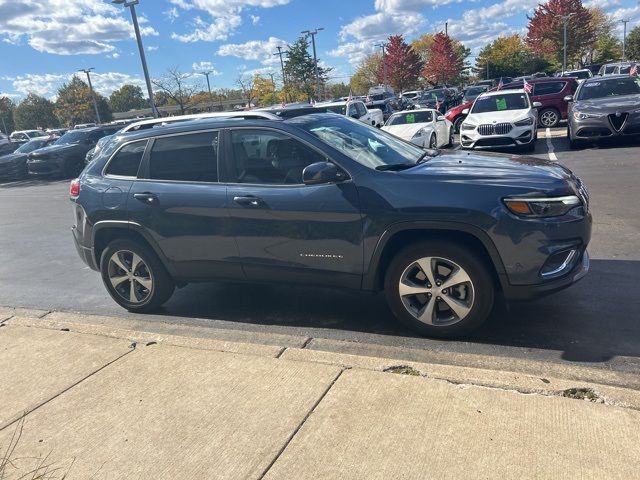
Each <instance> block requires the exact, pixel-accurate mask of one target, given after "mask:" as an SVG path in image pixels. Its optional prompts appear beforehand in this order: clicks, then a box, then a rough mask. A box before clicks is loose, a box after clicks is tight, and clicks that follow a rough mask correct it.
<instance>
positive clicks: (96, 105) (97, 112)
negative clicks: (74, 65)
mask: <svg viewBox="0 0 640 480" xmlns="http://www.w3.org/2000/svg"><path fill="white" fill-rule="evenodd" d="M93 70H95V68H94V67H91V68H81V69H80V70H78V71H79V72H84V73H86V74H87V81H88V82H89V91H90V92H91V98H92V99H93V108H94V109H95V111H96V120H97V121H98V124H101V123H102V121H101V120H100V112H99V111H98V102H97V101H96V92H94V91H93V85H92V84H91V74H90V73H91V71H93Z"/></svg>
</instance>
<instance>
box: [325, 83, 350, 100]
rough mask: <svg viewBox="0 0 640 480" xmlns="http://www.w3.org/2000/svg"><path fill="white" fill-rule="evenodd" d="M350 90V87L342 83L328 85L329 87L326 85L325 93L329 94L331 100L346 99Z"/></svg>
mask: <svg viewBox="0 0 640 480" xmlns="http://www.w3.org/2000/svg"><path fill="white" fill-rule="evenodd" d="M350 89H351V87H349V85H347V84H345V83H342V82H340V83H330V84H329V85H327V91H328V92H329V95H330V96H331V98H340V97H346V96H347V95H349V90H350Z"/></svg>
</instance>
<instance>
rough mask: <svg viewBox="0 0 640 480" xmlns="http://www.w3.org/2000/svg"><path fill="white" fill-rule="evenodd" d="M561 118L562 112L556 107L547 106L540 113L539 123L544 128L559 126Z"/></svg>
mask: <svg viewBox="0 0 640 480" xmlns="http://www.w3.org/2000/svg"><path fill="white" fill-rule="evenodd" d="M560 120H561V116H560V112H559V111H558V110H556V109H555V108H545V109H543V110H540V112H539V113H538V125H541V126H542V127H544V128H553V127H557V126H558V124H559V123H560Z"/></svg>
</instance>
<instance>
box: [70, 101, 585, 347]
mask: <svg viewBox="0 0 640 480" xmlns="http://www.w3.org/2000/svg"><path fill="white" fill-rule="evenodd" d="M70 194H71V200H72V202H73V204H74V222H75V224H74V225H73V227H72V231H73V238H74V241H75V245H76V248H77V251H78V253H79V255H80V256H81V258H82V259H83V260H84V261H85V262H86V263H87V264H88V265H89V266H90V267H91V268H92V269H94V270H99V271H100V272H101V275H102V279H103V282H104V284H105V286H106V289H107V290H108V292H109V293H110V295H111V296H112V297H113V299H114V300H115V301H116V302H117V303H119V304H120V305H121V306H123V307H124V308H126V309H129V310H131V311H134V312H145V311H150V310H153V309H154V308H156V307H158V306H159V305H161V304H162V303H164V302H166V301H167V300H168V299H169V297H171V295H172V293H173V291H174V288H175V287H176V286H184V285H185V284H186V283H189V282H200V281H210V280H212V279H222V280H226V281H249V282H254V283H256V282H257V283H260V282H268V283H273V282H281V283H289V284H297V285H301V284H304V285H324V286H332V287H336V288H352V289H361V290H366V291H380V290H384V292H385V295H386V298H387V301H388V303H389V305H390V307H391V310H392V311H393V313H394V314H395V315H396V316H397V318H398V319H399V320H401V321H402V322H404V323H405V324H407V325H409V326H410V327H412V328H414V329H416V330H418V331H419V332H422V333H424V334H428V335H433V336H438V337H449V336H454V335H460V334H463V333H466V332H469V331H471V330H473V329H475V328H477V327H478V326H479V325H480V324H481V323H482V322H483V321H484V320H485V319H486V318H487V316H488V314H489V312H490V311H491V308H492V306H493V303H494V296H495V295H496V294H497V293H498V292H501V293H502V294H503V295H504V296H505V297H506V298H507V299H527V298H535V297H538V296H540V295H544V294H547V293H551V292H555V291H557V290H560V289H563V288H565V287H568V286H569V285H571V284H573V283H574V282H576V281H577V280H579V279H580V278H581V277H583V276H584V275H585V273H586V272H587V270H588V265H589V256H588V255H587V252H586V248H587V244H588V243H589V238H590V235H591V215H590V213H589V200H588V196H587V193H586V189H585V188H584V185H583V184H582V182H581V181H580V180H579V179H578V178H577V177H576V176H574V175H573V174H572V173H571V172H570V171H569V170H568V169H567V168H566V167H563V166H561V165H558V164H555V163H551V162H546V161H542V160H537V159H534V158H527V157H512V156H507V155H498V154H492V155H491V154H480V153H471V152H448V153H444V152H438V151H425V150H423V149H422V148H419V147H417V146H415V145H412V144H410V143H407V142H404V141H403V140H400V139H398V138H396V137H394V136H392V135H390V134H387V133H386V132H383V131H380V130H378V129H376V128H374V127H371V126H368V125H365V124H363V123H362V122H358V121H355V120H352V119H349V118H347V117H344V116H340V115H335V114H330V113H319V114H314V115H306V116H301V117H296V118H292V119H289V120H243V121H239V120H234V119H224V118H223V119H216V120H200V121H194V122H182V123H179V124H175V125H169V126H166V127H161V128H156V129H150V130H145V131H141V132H136V133H129V134H125V135H117V136H115V137H114V139H113V140H112V141H111V142H109V143H108V144H107V145H106V146H105V148H104V149H103V150H102V151H101V152H100V153H99V154H98V155H97V156H96V157H95V159H94V160H93V162H91V164H90V165H89V166H87V168H86V169H85V170H84V172H83V173H82V174H81V176H80V177H79V179H76V180H74V181H72V182H71V188H70ZM251 288H253V287H251ZM319 301H322V300H321V298H320V299H319Z"/></svg>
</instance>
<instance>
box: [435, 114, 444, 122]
mask: <svg viewBox="0 0 640 480" xmlns="http://www.w3.org/2000/svg"><path fill="white" fill-rule="evenodd" d="M436 121H438V122H444V115H438V116H437V118H436Z"/></svg>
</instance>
